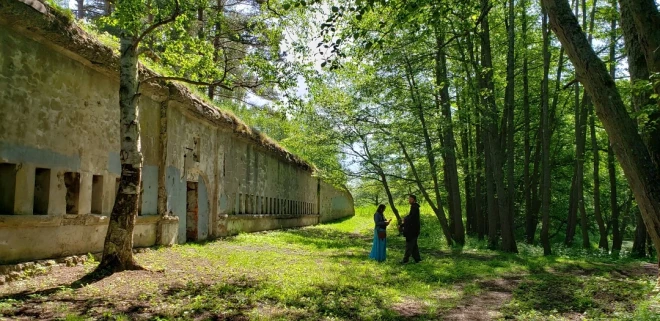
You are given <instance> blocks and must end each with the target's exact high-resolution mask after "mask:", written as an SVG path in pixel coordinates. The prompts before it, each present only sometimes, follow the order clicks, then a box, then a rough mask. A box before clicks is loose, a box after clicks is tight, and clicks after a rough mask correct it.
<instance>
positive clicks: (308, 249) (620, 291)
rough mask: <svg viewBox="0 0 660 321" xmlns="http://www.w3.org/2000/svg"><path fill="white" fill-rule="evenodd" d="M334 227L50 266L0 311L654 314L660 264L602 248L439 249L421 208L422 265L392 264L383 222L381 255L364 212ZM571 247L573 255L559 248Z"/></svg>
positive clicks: (7, 290) (9, 314)
mask: <svg viewBox="0 0 660 321" xmlns="http://www.w3.org/2000/svg"><path fill="white" fill-rule="evenodd" d="M372 211H373V209H359V210H358V213H357V215H356V217H354V218H351V219H347V220H344V221H341V222H336V223H333V224H327V225H323V226H316V227H309V228H303V229H294V230H286V231H274V232H265V233H255V234H241V235H239V236H236V237H231V238H226V239H222V240H217V241H213V242H209V243H206V244H188V245H183V246H175V247H172V248H162V249H156V250H151V251H147V252H145V253H140V254H137V255H136V257H137V260H138V261H139V262H140V263H141V264H143V265H144V266H146V267H148V268H149V269H150V271H134V272H124V273H120V274H115V275H113V276H111V277H108V278H106V279H103V280H101V281H99V282H96V283H93V284H89V285H86V286H82V287H79V286H75V285H72V283H73V282H74V281H76V280H78V279H79V278H81V277H82V276H84V275H85V273H86V272H88V271H91V270H92V269H93V268H94V266H95V264H96V263H95V262H93V261H92V262H88V263H86V264H85V266H78V267H57V268H54V269H53V270H52V271H50V272H49V273H47V274H43V275H36V276H31V277H29V278H25V279H24V280H22V281H18V282H13V283H11V284H8V285H4V286H0V319H25V320H28V319H42V320H44V319H56V320H57V319H61V320H88V319H94V320H96V319H105V320H133V319H137V320H400V319H415V320H443V319H446V320H489V319H503V318H507V319H518V320H550V319H555V320H562V319H568V320H576V319H610V320H612V319H614V320H660V314H658V313H656V312H654V311H658V310H657V309H656V306H657V304H658V301H659V300H660V296H658V295H657V294H654V293H653V292H652V290H653V287H654V285H655V280H656V275H657V268H656V267H655V265H653V264H650V263H644V262H639V261H631V260H626V259H616V260H615V259H612V258H610V257H609V256H607V255H599V254H593V253H578V252H570V251H564V255H559V256H552V257H543V256H541V255H539V249H538V248H535V247H529V246H523V245H521V254H520V255H507V254H502V253H498V252H492V251H487V250H484V249H483V246H484V245H483V244H482V243H478V242H473V243H468V244H467V245H466V246H465V247H464V248H463V249H461V250H458V249H448V248H446V247H443V245H442V244H443V241H442V239H441V235H440V234H441V233H439V231H438V229H439V224H438V223H437V222H436V221H435V219H434V217H433V216H431V215H423V226H424V227H423V231H422V235H421V237H420V248H421V252H422V259H423V261H422V263H420V264H408V265H399V264H398V263H397V262H398V261H399V260H400V259H401V257H402V255H403V248H404V242H403V239H402V238H399V237H396V235H395V234H396V232H394V231H390V235H389V237H388V260H387V261H386V262H385V263H382V264H378V263H376V262H373V261H370V260H368V259H367V256H368V253H369V251H370V247H371V239H372V230H371V225H372V223H371V215H372V214H371V212H372ZM567 253H569V254H570V255H567Z"/></svg>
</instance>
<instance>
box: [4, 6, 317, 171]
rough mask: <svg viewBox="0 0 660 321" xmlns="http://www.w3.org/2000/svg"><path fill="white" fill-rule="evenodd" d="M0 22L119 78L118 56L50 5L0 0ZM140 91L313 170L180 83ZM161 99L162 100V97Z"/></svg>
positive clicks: (145, 74) (146, 72)
mask: <svg viewBox="0 0 660 321" xmlns="http://www.w3.org/2000/svg"><path fill="white" fill-rule="evenodd" d="M0 23H2V24H5V25H7V26H10V27H11V28H12V29H15V30H17V31H21V32H25V33H27V34H28V35H29V36H31V37H33V38H35V40H38V41H40V42H42V43H45V44H50V45H54V46H56V47H59V48H61V49H63V50H64V51H63V52H64V53H65V54H68V55H69V56H71V54H73V55H75V56H76V57H73V58H77V59H76V60H79V61H81V62H83V63H85V64H86V65H88V66H89V67H91V68H93V69H96V70H98V71H100V72H102V73H104V74H107V75H108V76H110V77H116V78H117V79H118V78H119V56H118V55H117V54H116V53H114V52H113V50H112V48H109V47H107V46H105V45H103V44H102V43H101V42H99V41H98V40H97V39H96V38H95V37H94V36H92V35H90V34H88V33H87V32H85V31H84V30H83V29H81V28H80V27H79V26H77V25H76V24H75V21H74V19H73V17H72V16H70V15H67V14H66V13H65V12H61V11H59V10H58V9H56V8H52V7H50V6H48V5H47V4H45V3H43V2H41V1H39V0H2V1H0ZM153 76H157V73H155V72H154V71H152V70H150V69H148V68H146V67H144V66H143V65H141V66H140V78H141V79H146V78H149V77H153ZM140 88H141V92H143V94H147V95H149V96H151V97H158V96H163V95H164V96H166V97H167V99H173V100H176V101H179V102H181V103H182V104H183V105H185V106H186V107H187V110H188V111H189V112H190V114H192V115H194V116H196V117H197V118H200V119H204V120H207V121H209V122H211V123H213V124H215V125H217V126H219V127H224V128H229V129H231V130H232V131H233V132H234V134H235V135H236V136H238V137H242V138H244V139H247V140H249V141H252V142H253V143H254V144H256V145H258V146H260V147H261V148H263V149H264V150H265V151H267V152H269V153H271V154H274V155H275V156H276V157H277V158H280V159H282V160H283V161H286V162H288V163H291V164H293V165H296V166H298V167H299V168H301V169H304V170H307V171H312V170H313V166H312V165H310V164H309V163H307V162H305V161H304V160H302V159H301V158H299V157H298V156H296V155H294V154H292V153H290V152H288V151H287V150H286V149H284V148H283V147H282V146H280V145H279V144H277V142H275V141H274V140H272V139H271V138H269V137H268V136H266V135H264V134H263V133H261V132H259V131H256V130H254V129H252V128H250V127H249V126H248V125H247V124H245V123H244V122H243V121H241V120H240V119H238V118H237V117H236V116H234V115H233V114H231V113H228V112H225V111H223V110H220V109H218V108H216V107H215V106H213V105H211V104H209V103H207V102H205V101H204V100H203V99H201V98H199V97H197V96H195V95H194V94H193V93H192V92H191V91H190V90H188V88H186V87H185V86H183V85H181V84H176V83H170V84H167V83H164V82H162V81H158V80H155V81H150V82H149V83H147V84H142V85H141V86H140ZM163 100H164V99H163Z"/></svg>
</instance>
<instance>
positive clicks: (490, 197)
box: [484, 143, 500, 250]
mask: <svg viewBox="0 0 660 321" xmlns="http://www.w3.org/2000/svg"><path fill="white" fill-rule="evenodd" d="M484 144H486V143H484ZM490 153H491V151H490V149H489V148H484V154H485V155H484V163H485V164H486V165H485V175H484V176H485V177H486V203H487V204H488V211H487V220H488V248H489V249H491V250H495V249H497V243H498V234H497V231H498V229H497V225H498V224H497V223H498V222H499V208H500V207H499V206H498V205H499V204H498V199H497V198H496V197H495V194H496V192H495V182H494V181H493V180H494V179H493V174H492V172H493V169H492V167H493V164H492V161H490V158H491V157H492V156H491V155H490Z"/></svg>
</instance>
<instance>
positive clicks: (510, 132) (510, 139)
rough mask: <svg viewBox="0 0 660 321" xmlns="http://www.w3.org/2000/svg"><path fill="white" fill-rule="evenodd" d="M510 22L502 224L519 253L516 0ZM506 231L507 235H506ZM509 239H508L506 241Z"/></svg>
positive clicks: (511, 1)
mask: <svg viewBox="0 0 660 321" xmlns="http://www.w3.org/2000/svg"><path fill="white" fill-rule="evenodd" d="M508 9H509V18H508V20H509V23H508V25H507V27H508V30H507V38H508V51H507V55H506V88H505V91H504V92H505V94H504V105H505V107H504V109H505V115H506V123H507V126H506V156H507V161H506V164H507V166H506V177H507V178H506V180H507V190H506V191H507V195H506V202H505V204H506V208H507V211H506V212H505V213H506V215H501V217H500V224H501V225H502V246H503V247H504V250H505V251H507V252H514V253H517V252H518V249H517V247H516V237H515V235H514V223H513V217H514V213H515V211H514V208H515V206H514V202H515V190H516V189H515V186H516V184H515V178H514V160H515V158H514V154H515V142H514V132H515V125H514V108H515V102H514V98H515V97H514V95H515V74H514V72H515V11H514V0H509V5H508ZM505 233H506V235H505ZM505 239H507V240H508V241H505Z"/></svg>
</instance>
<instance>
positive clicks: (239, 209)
mask: <svg viewBox="0 0 660 321" xmlns="http://www.w3.org/2000/svg"><path fill="white" fill-rule="evenodd" d="M236 214H243V194H241V193H238V194H236Z"/></svg>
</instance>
